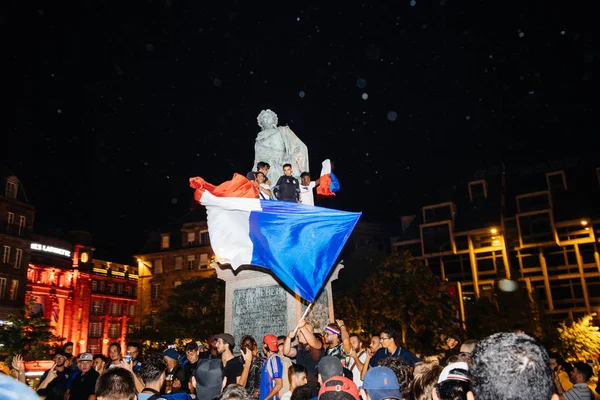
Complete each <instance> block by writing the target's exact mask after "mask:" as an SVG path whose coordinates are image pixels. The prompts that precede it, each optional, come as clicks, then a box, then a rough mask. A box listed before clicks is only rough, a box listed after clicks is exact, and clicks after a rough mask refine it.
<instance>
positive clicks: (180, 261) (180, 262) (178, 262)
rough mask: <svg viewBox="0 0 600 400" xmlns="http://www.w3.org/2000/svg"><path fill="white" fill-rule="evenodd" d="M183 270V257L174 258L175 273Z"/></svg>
mask: <svg viewBox="0 0 600 400" xmlns="http://www.w3.org/2000/svg"><path fill="white" fill-rule="evenodd" d="M182 268H183V257H181V256H178V257H175V271H181V269H182Z"/></svg>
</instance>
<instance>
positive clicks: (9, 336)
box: [0, 297, 63, 360]
mask: <svg viewBox="0 0 600 400" xmlns="http://www.w3.org/2000/svg"><path fill="white" fill-rule="evenodd" d="M33 304H34V300H33V298H31V297H28V298H27V303H26V304H25V306H24V307H23V308H22V309H20V310H19V311H17V312H15V313H13V314H10V315H9V316H8V317H7V318H6V320H5V323H4V325H2V326H0V344H1V345H2V346H1V347H0V352H1V353H2V354H4V355H6V356H7V358H9V359H10V358H12V357H13V356H14V355H15V354H21V355H23V357H24V358H25V359H28V360H44V359H50V358H51V356H52V352H53V349H54V347H55V345H56V344H58V343H59V342H61V341H62V340H63V338H61V337H59V336H57V335H55V333H54V327H53V326H52V325H51V322H50V320H49V319H47V318H44V315H43V313H42V312H39V313H33V312H32V311H31V310H32V307H33Z"/></svg>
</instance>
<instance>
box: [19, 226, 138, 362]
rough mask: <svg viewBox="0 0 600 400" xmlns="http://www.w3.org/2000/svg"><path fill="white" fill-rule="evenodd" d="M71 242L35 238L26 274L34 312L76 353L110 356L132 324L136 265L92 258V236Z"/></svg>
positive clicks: (75, 236)
mask: <svg viewBox="0 0 600 400" xmlns="http://www.w3.org/2000/svg"><path fill="white" fill-rule="evenodd" d="M70 236H71V237H72V238H73V241H67V240H62V239H57V238H52V237H45V236H39V235H37V236H35V237H34V241H33V242H32V244H31V249H32V257H31V262H30V264H29V268H28V270H27V282H28V283H27V294H28V295H29V296H30V298H31V299H32V300H33V308H34V310H35V311H41V312H43V313H44V316H45V317H46V318H48V319H50V321H51V323H52V325H53V326H54V327H55V333H56V335H58V336H60V337H63V338H64V340H65V341H71V342H73V343H74V352H75V353H77V354H78V353H83V352H86V351H87V352H91V353H94V354H97V353H103V354H108V345H109V344H110V343H112V342H119V343H121V344H122V347H123V348H125V343H126V342H125V337H126V334H127V331H128V329H129V328H131V327H132V326H133V325H134V323H135V305H136V299H137V267H134V266H129V265H124V264H119V263H114V262H109V261H103V260H97V259H94V258H93V257H94V248H93V247H92V246H91V237H89V235H87V234H85V233H83V232H77V233H73V234H71V235H70Z"/></svg>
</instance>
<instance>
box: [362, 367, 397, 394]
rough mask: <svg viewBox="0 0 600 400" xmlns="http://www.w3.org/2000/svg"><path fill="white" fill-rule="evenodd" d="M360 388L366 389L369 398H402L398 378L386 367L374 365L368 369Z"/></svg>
mask: <svg viewBox="0 0 600 400" xmlns="http://www.w3.org/2000/svg"><path fill="white" fill-rule="evenodd" d="M362 388H363V389H365V390H366V391H367V393H368V394H369V396H370V397H371V400H383V399H398V400H402V393H400V384H399V383H398V378H397V377H396V374H395V373H394V371H392V370H391V369H390V368H388V367H374V368H371V369H370V370H368V371H367V373H366V375H365V380H364V381H363V385H362Z"/></svg>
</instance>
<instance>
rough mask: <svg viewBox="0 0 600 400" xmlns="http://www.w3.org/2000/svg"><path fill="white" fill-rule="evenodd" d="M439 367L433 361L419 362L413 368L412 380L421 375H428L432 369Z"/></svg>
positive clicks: (437, 363) (436, 362)
mask: <svg viewBox="0 0 600 400" xmlns="http://www.w3.org/2000/svg"><path fill="white" fill-rule="evenodd" d="M437 366H439V362H438V361H437V360H435V361H419V362H418V363H416V364H415V366H414V368H413V380H414V379H417V378H418V377H420V376H421V375H424V374H425V373H428V372H429V371H431V369H432V368H435V367H437Z"/></svg>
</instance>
